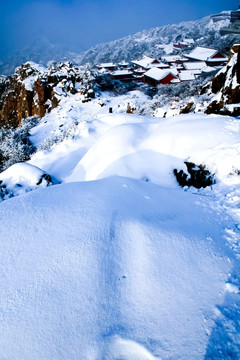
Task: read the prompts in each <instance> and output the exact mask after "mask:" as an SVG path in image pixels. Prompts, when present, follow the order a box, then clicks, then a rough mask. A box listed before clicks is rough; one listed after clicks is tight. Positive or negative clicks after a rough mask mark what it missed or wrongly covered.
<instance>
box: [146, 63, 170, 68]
mask: <svg viewBox="0 0 240 360" xmlns="http://www.w3.org/2000/svg"><path fill="white" fill-rule="evenodd" d="M152 67H157V68H159V69H166V68H169V65H168V64H165V63H163V62H160V63H159V64H150V65H149V68H152Z"/></svg>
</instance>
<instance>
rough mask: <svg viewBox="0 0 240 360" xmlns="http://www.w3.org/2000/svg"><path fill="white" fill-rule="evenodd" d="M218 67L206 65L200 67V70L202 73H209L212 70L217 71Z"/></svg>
mask: <svg viewBox="0 0 240 360" xmlns="http://www.w3.org/2000/svg"><path fill="white" fill-rule="evenodd" d="M217 70H218V69H217V68H215V67H214V66H206V67H205V68H203V69H202V72H204V73H210V72H212V71H217Z"/></svg>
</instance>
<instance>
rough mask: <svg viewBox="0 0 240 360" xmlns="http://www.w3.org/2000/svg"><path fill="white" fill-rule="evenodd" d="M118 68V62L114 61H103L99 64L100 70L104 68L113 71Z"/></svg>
mask: <svg viewBox="0 0 240 360" xmlns="http://www.w3.org/2000/svg"><path fill="white" fill-rule="evenodd" d="M116 68H117V65H116V64H113V63H111V62H110V63H102V64H99V65H97V69H98V70H99V71H101V70H103V71H113V70H115V69H116Z"/></svg>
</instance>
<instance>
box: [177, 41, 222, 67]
mask: <svg viewBox="0 0 240 360" xmlns="http://www.w3.org/2000/svg"><path fill="white" fill-rule="evenodd" d="M184 56H185V57H186V58H188V59H189V60H190V61H205V63H206V64H207V65H208V66H223V65H225V64H226V63H227V60H228V59H227V57H226V56H225V55H223V54H222V53H221V52H220V51H218V50H216V49H211V48H207V47H203V46H197V47H196V48H195V49H194V50H192V51H191V52H190V53H189V54H184Z"/></svg>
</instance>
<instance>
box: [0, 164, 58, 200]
mask: <svg viewBox="0 0 240 360" xmlns="http://www.w3.org/2000/svg"><path fill="white" fill-rule="evenodd" d="M54 182H56V180H53V179H52V177H51V176H50V175H49V174H47V173H46V172H44V171H43V170H41V169H39V168H38V167H36V166H34V165H30V164H28V163H17V164H14V165H12V166H10V167H9V168H8V169H7V170H5V171H3V172H2V173H0V188H1V197H2V198H3V199H5V198H9V197H12V196H16V195H20V194H23V193H25V192H28V191H31V190H34V189H36V188H38V187H47V186H49V185H52V184H53V183H54Z"/></svg>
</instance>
